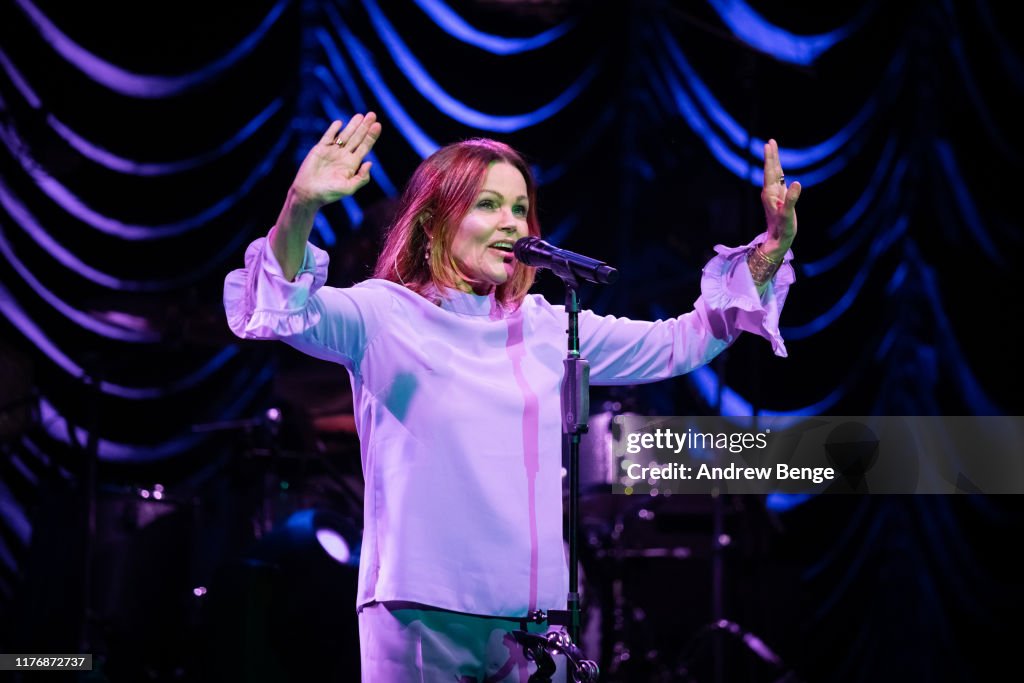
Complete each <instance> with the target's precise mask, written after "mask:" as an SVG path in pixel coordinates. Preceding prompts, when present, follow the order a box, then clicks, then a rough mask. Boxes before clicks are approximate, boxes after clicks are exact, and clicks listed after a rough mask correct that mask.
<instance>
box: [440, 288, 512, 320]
mask: <svg viewBox="0 0 1024 683" xmlns="http://www.w3.org/2000/svg"><path fill="white" fill-rule="evenodd" d="M440 299H441V308H442V309H444V310H446V311H451V312H452V313H456V314H458V315H469V316H473V317H483V318H490V319H491V320H501V319H502V318H504V317H505V311H504V309H503V308H502V307H501V305H500V304H499V303H498V301H497V299H495V297H494V292H493V291H492V292H491V293H490V294H486V295H480V294H474V293H472V292H463V291H462V290H459V289H451V288H447V287H446V288H445V289H443V290H442V291H441V293H440Z"/></svg>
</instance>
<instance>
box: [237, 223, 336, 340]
mask: <svg viewBox="0 0 1024 683" xmlns="http://www.w3.org/2000/svg"><path fill="white" fill-rule="evenodd" d="M329 260H330V259H329V258H328V256H327V252H325V251H324V250H322V249H319V248H317V247H315V246H313V245H312V244H307V245H306V255H305V257H304V258H303V261H302V267H301V268H299V272H298V273H297V274H296V275H295V280H294V281H292V282H289V281H288V280H286V279H285V277H284V273H283V272H282V270H281V265H280V264H279V263H278V262H277V259H276V258H275V257H274V252H273V249H271V248H270V243H269V242H268V241H267V238H266V237H261V238H259V239H258V240H256V241H254V242H253V243H252V244H250V245H249V248H248V249H246V250H245V268H240V269H238V270H234V271H232V272H230V273H228V276H227V277H226V278H225V280H224V312H225V313H226V314H227V320H228V327H230V328H231V331H232V332H234V333H235V334H236V335H238V336H239V337H242V338H243V339H273V338H278V337H291V336H294V335H299V334H302V333H303V332H305V331H306V330H308V329H309V328H311V327H313V326H314V325H316V324H317V323H318V322H319V321H320V311H319V310H318V309H317V307H315V306H309V305H308V304H309V300H310V298H311V297H312V296H313V295H314V294H315V293H316V291H317V290H318V289H320V287H322V286H323V284H324V283H325V282H326V281H327V264H328V261H329Z"/></svg>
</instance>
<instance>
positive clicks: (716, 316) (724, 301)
mask: <svg viewBox="0 0 1024 683" xmlns="http://www.w3.org/2000/svg"><path fill="white" fill-rule="evenodd" d="M766 238H767V235H764V234H762V235H759V236H758V237H757V238H756V239H754V241H753V242H751V243H750V244H748V245H746V246H743V247H726V246H723V245H721V244H719V245H717V246H715V253H716V254H717V256H715V257H714V258H713V259H711V261H709V262H708V264H707V265H706V266H704V274H703V277H702V278H701V282H700V289H701V297H702V298H703V299H704V304H705V307H706V312H707V316H708V321H709V322H710V323H711V327H712V332H713V333H714V335H715V336H716V337H717V338H719V339H726V340H728V341H732V340H733V339H734V338H735V337H736V336H737V334H738V333H739V332H741V331H742V332H752V333H754V334H756V335H759V336H761V337H764V338H765V339H767V340H768V341H769V342H771V344H772V350H773V351H774V352H775V355H776V356H781V357H783V358H785V357H786V356H787V355H788V354H787V353H786V344H785V342H784V341H783V339H782V334H781V333H780V332H779V314H780V313H781V312H782V306H783V305H784V304H785V303H786V295H787V294H789V286H790V285H791V284H793V282H795V281H796V273H795V271H794V270H793V266H792V265H791V264H790V261H792V260H793V252H792V251H787V252H786V255H785V257H783V261H782V265H781V266H779V270H778V272H776V273H775V277H774V278H772V280H771V281H770V282H769V283H768V287H767V288H766V289H765V291H764V293H763V294H762V295H760V296H758V294H757V287H756V286H755V285H754V278H752V277H751V276H750V268H749V267H748V266H747V252H748V251H749V250H750V248H751V247H754V246H756V245H758V244H760V243H761V242H763V241H764V240H765V239H766Z"/></svg>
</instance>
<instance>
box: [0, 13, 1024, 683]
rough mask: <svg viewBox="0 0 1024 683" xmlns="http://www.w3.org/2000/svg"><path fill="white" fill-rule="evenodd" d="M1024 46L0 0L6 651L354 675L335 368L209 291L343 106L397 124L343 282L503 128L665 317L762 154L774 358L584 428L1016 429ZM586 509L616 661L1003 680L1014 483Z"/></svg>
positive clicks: (856, 31)
mask: <svg viewBox="0 0 1024 683" xmlns="http://www.w3.org/2000/svg"><path fill="white" fill-rule="evenodd" d="M1022 60H1024V55H1022V52H1021V49H1020V30H1019V28H1018V24H1017V23H1015V22H1014V21H1011V10H1010V9H1008V6H1007V4H1006V3H994V2H992V3H990V2H987V1H985V0H981V1H979V2H966V1H959V0H946V1H943V0H933V1H928V0H911V1H908V2H894V3H883V2H865V3H855V2H839V3H821V2H764V1H762V0H747V2H743V1H741V0H693V1H692V2H684V1H682V0H676V1H667V0H666V1H663V2H658V1H655V0H650V1H638V2H632V3H630V2H585V1H583V0H476V1H474V2H461V3H456V2H452V1H451V0H449V1H448V2H442V1H441V0H290V1H289V0H278V1H276V2H273V1H268V0H260V1H258V2H249V3H244V4H241V3H239V4H230V5H228V4H226V3H225V4H219V3H215V2H192V1H189V2H177V3H160V4H152V3H136V2H113V3H110V2H107V3H65V2H57V1H55V0H3V1H2V3H0V141H2V145H0V251H2V256H0V259H2V260H0V309H2V312H3V317H2V318H3V319H2V321H0V444H2V454H3V457H2V459H0V651H2V652H60V653H74V652H91V653H93V654H94V655H95V660H96V667H95V669H96V670H95V671H94V672H93V673H92V674H91V675H89V676H83V677H82V678H81V679H75V680H95V681H105V680H109V681H114V682H120V681H128V682H133V681H177V680H181V681H199V680H217V681H232V680H312V679H313V676H314V674H313V672H322V673H319V674H317V675H316V680H338V681H351V680H357V674H356V673H355V672H356V671H357V644H358V641H357V639H356V637H355V635H354V630H353V629H354V615H353V609H352V608H353V600H354V597H353V596H354V571H355V566H354V565H355V561H356V558H349V559H348V560H347V562H338V561H334V560H330V559H328V558H327V556H326V554H324V553H323V552H322V548H321V547H320V546H319V545H318V544H317V543H316V541H315V540H314V539H313V535H312V534H313V530H314V529H317V528H329V529H333V530H335V531H336V532H337V534H339V535H340V536H341V537H342V538H344V539H347V540H348V542H349V544H350V545H352V546H355V545H356V544H357V539H358V535H359V527H360V524H361V519H360V517H361V507H360V505H361V488H360V487H361V476H360V472H359V452H358V444H357V442H356V439H355V436H354V434H353V433H352V429H351V417H350V412H351V404H350V397H349V394H348V389H347V382H346V380H345V372H344V370H342V369H341V368H340V367H335V366H328V365H326V364H321V363H318V362H314V361H311V360H308V359H305V358H303V357H301V356H299V355H298V354H296V353H295V352H293V351H291V350H290V349H288V348H287V347H285V346H284V345H283V344H272V343H257V342H240V341H239V340H237V339H235V338H233V337H232V336H231V335H230V333H229V332H228V329H227V327H226V324H225V322H224V316H223V311H222V308H221V305H220V297H221V286H222V282H223V278H224V275H225V274H226V273H227V272H228V271H229V270H231V269H233V268H237V267H240V266H241V264H242V255H243V252H244V250H245V246H246V245H247V244H248V242H249V241H250V240H252V239H254V238H256V237H258V236H261V235H263V234H265V233H266V231H267V230H268V228H269V227H270V226H271V225H272V223H273V221H274V219H275V218H276V216H277V212H278V209H279V206H280V203H281V201H282V200H283V198H284V196H285V192H286V190H287V187H288V185H289V182H290V181H291V178H292V176H293V174H294V171H295V169H296V167H297V164H298V161H299V160H300V159H301V158H302V156H303V155H304V154H305V151H306V150H307V149H308V148H309V146H310V145H312V144H313V143H314V142H315V141H316V139H317V138H318V137H319V135H320V133H321V131H322V130H323V129H324V128H325V127H326V126H327V125H328V123H329V121H330V120H331V119H334V118H347V117H349V116H350V115H351V114H353V113H354V112H359V111H365V110H367V109H372V110H374V111H376V112H378V114H379V116H380V118H381V120H382V121H383V124H384V135H383V137H382V139H381V141H380V143H379V144H378V146H377V148H376V150H375V153H374V155H373V161H374V169H373V176H374V180H373V181H372V182H371V183H370V185H368V186H367V187H366V188H364V190H362V191H361V192H360V193H359V194H358V195H357V196H356V197H355V198H353V199H350V200H346V201H345V202H343V203H340V204H337V205H334V206H331V207H329V208H327V209H326V210H325V211H323V213H322V217H321V219H320V220H319V221H318V223H317V226H316V229H315V231H314V236H313V239H314V240H315V241H316V242H317V243H318V244H320V245H322V246H323V247H324V248H326V249H328V250H329V251H330V253H331V255H332V262H331V278H332V283H333V284H337V285H346V284H349V283H352V282H354V281H358V280H360V279H362V278H364V277H366V275H367V273H368V268H369V266H370V264H371V263H372V261H373V256H374V249H375V245H376V241H377V238H378V235H379V231H380V229H381V228H382V226H383V225H385V224H386V222H387V217H388V212H389V210H390V207H391V203H390V200H391V199H392V198H393V197H394V196H395V194H396V192H397V191H398V190H399V189H400V188H401V186H402V184H403V183H404V181H405V179H406V178H407V177H408V176H409V174H410V173H411V171H412V169H413V168H414V166H415V165H416V163H418V161H419V160H420V159H421V158H422V157H423V156H425V155H427V154H429V153H430V152H431V151H433V150H434V149H435V148H436V147H437V146H438V145H441V144H445V143H448V142H451V141H455V140H458V139H462V138H466V137H473V136H489V137H495V138H498V139H501V140H504V141H507V142H509V143H511V144H512V145H514V146H515V147H517V148H519V149H521V150H522V151H524V152H525V153H526V154H527V155H528V157H529V159H530V160H531V161H532V162H533V163H534V164H535V168H536V170H537V175H538V178H539V180H540V183H541V189H540V211H541V214H540V215H541V220H542V225H543V226H544V230H545V234H546V236H547V238H548V239H549V240H551V241H552V242H556V243H558V244H560V245H563V246H566V247H567V248H570V249H573V250H576V251H581V252H583V253H586V254H588V255H591V256H594V257H598V258H602V259H605V260H607V261H609V262H611V263H612V264H614V265H616V266H617V267H618V268H619V269H620V271H621V272H622V273H623V277H622V279H621V281H620V282H619V283H618V284H617V285H615V286H613V287H607V288H605V289H603V290H600V291H598V290H596V289H587V290H584V291H583V302H584V304H585V305H586V306H588V307H590V308H593V309H595V310H597V311H599V312H609V313H615V314H617V315H627V316H631V317H639V318H649V319H654V318H660V317H665V316H667V315H675V314H678V313H681V312H683V311H685V310H688V308H689V306H690V304H691V302H692V301H693V300H694V299H695V298H696V297H697V295H698V293H699V290H698V286H699V275H700V269H701V267H702V265H703V264H704V263H705V262H706V260H707V259H708V258H709V256H710V255H711V254H712V247H713V246H714V245H715V244H717V243H724V244H729V245H735V244H738V243H741V242H745V241H747V240H749V239H750V238H751V237H753V236H754V235H756V234H757V233H758V232H760V231H761V230H763V216H762V214H761V209H760V204H759V199H758V188H759V186H760V182H761V179H760V175H759V173H760V165H761V158H760V154H761V151H760V150H761V146H762V144H763V141H764V140H765V139H767V138H768V137H774V138H776V139H777V140H778V141H779V143H780V146H781V148H782V163H783V167H784V169H785V172H786V176H787V179H788V180H790V181H793V180H799V181H801V183H802V184H803V186H804V193H803V196H802V198H801V201H800V204H799V207H798V213H799V216H800V234H799V238H798V239H797V241H796V243H795V246H794V251H795V253H796V261H795V265H796V269H797V277H798V281H797V283H796V285H795V286H794V287H793V288H792V290H791V292H790V296H789V300H788V302H787V305H786V310H785V312H784V314H783V335H784V336H785V338H786V341H787V347H788V350H789V357H788V358H785V359H782V358H777V357H775V356H773V355H772V354H771V351H770V348H769V346H768V344H766V343H765V342H764V341H763V340H760V339H755V338H752V337H750V338H741V339H740V340H739V341H738V343H736V344H735V346H734V347H733V348H731V349H730V350H729V351H728V352H727V353H726V354H724V355H723V356H722V357H721V358H720V359H719V360H717V361H716V362H715V363H714V364H713V366H712V367H709V368H705V369H702V370H701V371H699V372H695V373H692V374H691V375H689V376H687V377H684V378H680V379H678V380H676V381H673V382H666V383H661V384H659V385H653V386H647V387H635V388H624V389H621V390H617V391H615V392H611V391H607V390H598V389H595V390H594V392H593V404H594V406H595V409H596V412H603V413H604V414H605V415H607V414H610V413H615V412H621V411H627V410H629V411H633V412H641V413H647V414H655V415H659V414H660V415H673V414H674V415H688V414H697V415H703V414H713V413H719V412H721V413H725V414H790V413H791V414H797V415H799V414H831V415H871V414H877V415H1017V414H1020V413H1021V406H1022V401H1021V398H1020V387H1021V377H1022V373H1021V367H1020V363H1019V361H1018V357H1019V349H1020V347H1021V341H1022V337H1021V332H1020V330H1021V326H1020V325H1019V323H1018V319H1019V318H1020V313H1021V305H1020V294H1019V291H1018V290H1019V288H1020V287H1021V279H1020V276H1019V273H1020V270H1019V262H1020V261H1021V253H1022V252H1021V249H1022V240H1021V235H1022V231H1021V226H1020V219H1019V211H1017V210H1015V209H1016V205H1017V203H1018V202H1019V199H1020V198H1019V196H1018V194H1017V193H1018V192H1020V177H1021V171H1022V167H1024V164H1022V153H1024V144H1022V140H1021V136H1020V132H1019V131H1020V121H1021V117H1022V114H1024V111H1022V110H1024V107H1022V106H1021V103H1022V102H1024V98H1022V96H1021V95H1022V90H1024V66H1022ZM1014 122H1017V123H1014ZM1014 126H1017V128H1016V129H1015V128H1014ZM552 279H553V278H551V277H542V278H541V279H540V281H539V283H538V289H539V291H541V292H543V293H544V294H545V295H547V296H549V297H550V298H552V299H553V300H554V301H556V302H557V301H560V296H561V294H560V285H558V283H557V282H553V281H552ZM600 491H601V489H600V488H598V489H595V490H593V491H592V492H591V493H590V495H588V497H587V498H586V499H585V501H584V504H583V507H584V512H585V513H586V515H587V523H586V530H585V531H586V533H585V534H584V536H585V539H586V541H587V543H586V544H585V546H586V552H585V557H584V558H583V570H584V573H585V575H586V578H587V582H586V585H585V591H586V593H585V599H586V598H587V597H588V596H589V599H588V605H589V606H590V608H589V609H588V615H587V618H588V624H587V626H588V628H587V632H588V636H587V638H586V640H585V643H584V644H585V645H586V646H587V647H588V654H589V655H590V656H591V657H594V658H597V659H599V660H600V661H601V663H602V666H603V668H604V670H605V677H604V678H603V680H607V681H668V680H680V681H683V680H691V681H702V682H705V681H715V680H719V681H721V680H730V681H732V680H735V681H741V680H742V681H778V680H783V679H786V680H805V681H811V682H814V681H836V682H839V681H843V682H846V681H850V682H854V681H869V680H870V681H897V680H899V681H907V680H914V681H918V680H920V681H939V680H943V681H945V680H951V681H990V680H997V679H1001V678H1003V677H1004V674H1003V672H1011V673H1010V675H1011V676H1013V675H1014V672H1016V671H1017V670H1018V669H1019V668H1020V660H1019V656H1020V652H1019V640H1020V638H1021V636H1022V635H1024V629H1022V628H1021V626H1020V619H1021V608H1022V606H1024V601H1022V583H1021V580H1020V572H1019V570H1018V566H1017V564H1016V563H1015V562H1013V561H1011V559H1010V558H1011V557H1017V556H1019V553H1018V552H1017V548H1016V547H1015V546H1017V545H1018V544H1019V543H1020V542H1021V539H1022V538H1024V535H1022V531H1024V528H1022V526H1024V525H1022V522H1021V519H1022V517H1021V514H1020V512H1021V502H1020V499H1019V497H1018V496H982V495H963V496H955V497H954V496H949V497H945V496H892V497H882V496H857V497H854V496H848V497H828V498H825V497H818V498H812V499H809V500H800V499H793V498H786V499H782V498H780V499H778V500H776V499H774V498H772V499H762V498H759V497H754V496H750V497H742V498H741V497H734V498H732V499H729V498H728V497H722V498H720V499H716V500H706V499H702V498H692V497H688V498H680V497H676V498H673V499H652V500H650V501H647V502H646V503H644V504H643V505H637V504H627V503H626V502H623V501H621V500H615V499H612V498H610V497H609V496H608V495H605V494H602V493H601V492H600ZM313 510H316V514H315V515H313V513H312V512H311V511H313ZM716 525H717V526H716ZM620 528H621V532H622V533H621V534H620V533H618V530H619V529H620ZM723 534H724V536H723ZM726 536H727V538H726ZM726 541H728V542H726ZM663 549H676V550H677V551H678V550H679V549H682V550H685V552H676V553H675V554H674V555H673V554H672V553H669V556H668V557H658V556H657V555H658V554H659V553H660V552H661V551H662V550H663ZM616 558H617V559H616ZM718 618H721V619H725V620H727V621H728V622H729V624H731V625H733V626H734V627H735V628H734V629H733V630H732V631H730V629H729V628H719V629H715V628H713V627H711V624H712V622H713V620H714V619H718ZM744 634H751V637H747V638H743V635H744ZM753 637H756V638H758V639H760V641H762V642H763V643H764V646H765V647H767V648H769V649H770V650H771V651H772V652H774V653H775V655H777V657H778V658H779V663H777V664H772V663H770V662H769V661H767V659H769V658H768V657H767V656H766V654H765V650H764V649H762V648H760V647H759V646H758V645H757V642H756V641H754V640H752V638H753ZM759 653H760V654H759ZM45 676H46V674H31V675H29V674H24V675H23V677H22V678H21V679H20V680H26V681H28V680H32V681H35V680H45ZM787 677H788V678H787ZM16 680H17V679H16Z"/></svg>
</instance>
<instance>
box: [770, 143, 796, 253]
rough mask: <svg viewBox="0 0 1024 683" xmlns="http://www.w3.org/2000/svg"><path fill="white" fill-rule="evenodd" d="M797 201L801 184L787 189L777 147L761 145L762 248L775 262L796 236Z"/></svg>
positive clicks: (771, 144)
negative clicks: (764, 226) (765, 228)
mask: <svg viewBox="0 0 1024 683" xmlns="http://www.w3.org/2000/svg"><path fill="white" fill-rule="evenodd" d="M798 199H800V183H792V184H791V185H790V186H789V187H786V177H785V176H784V175H783V174H782V164H781V163H779V145H778V143H777V142H775V140H769V141H768V142H767V143H765V146H764V187H763V188H762V189H761V203H762V204H763V205H764V217H765V220H766V222H767V224H768V239H767V240H765V242H764V245H763V246H762V249H763V250H764V252H765V254H766V255H767V256H769V257H770V258H772V259H774V260H781V259H782V257H783V256H785V255H786V252H787V251H789V247H790V245H791V244H793V239H794V238H795V237H796V202H797V200H798Z"/></svg>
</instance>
